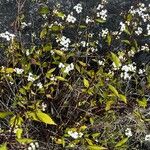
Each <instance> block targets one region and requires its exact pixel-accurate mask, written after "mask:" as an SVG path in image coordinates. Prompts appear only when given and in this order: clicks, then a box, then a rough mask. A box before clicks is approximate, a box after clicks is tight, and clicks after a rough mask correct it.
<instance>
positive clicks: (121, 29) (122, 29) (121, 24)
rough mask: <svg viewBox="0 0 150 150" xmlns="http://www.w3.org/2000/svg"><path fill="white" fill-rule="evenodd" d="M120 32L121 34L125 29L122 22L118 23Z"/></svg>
mask: <svg viewBox="0 0 150 150" xmlns="http://www.w3.org/2000/svg"><path fill="white" fill-rule="evenodd" d="M120 26H121V28H120V31H121V32H123V31H124V30H125V29H126V25H125V24H124V23H123V22H120Z"/></svg>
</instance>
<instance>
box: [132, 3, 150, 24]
mask: <svg viewBox="0 0 150 150" xmlns="http://www.w3.org/2000/svg"><path fill="white" fill-rule="evenodd" d="M147 10H148V9H147V7H146V6H145V4H144V3H139V7H138V8H134V7H133V6H131V8H130V10H129V13H131V14H132V15H133V16H134V15H135V14H138V15H139V16H140V17H141V18H142V19H143V21H144V22H147V21H149V19H150V16H149V14H148V13H146V11H147Z"/></svg>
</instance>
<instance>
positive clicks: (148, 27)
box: [146, 24, 150, 35]
mask: <svg viewBox="0 0 150 150" xmlns="http://www.w3.org/2000/svg"><path fill="white" fill-rule="evenodd" d="M146 29H147V35H150V24H147V27H146Z"/></svg>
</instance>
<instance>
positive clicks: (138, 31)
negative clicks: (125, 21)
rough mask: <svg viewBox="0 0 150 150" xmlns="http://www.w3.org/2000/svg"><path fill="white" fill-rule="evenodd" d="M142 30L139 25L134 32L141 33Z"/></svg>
mask: <svg viewBox="0 0 150 150" xmlns="http://www.w3.org/2000/svg"><path fill="white" fill-rule="evenodd" d="M142 32H143V29H142V28H141V27H138V28H137V30H136V31H135V33H136V34H137V35H140V34H142Z"/></svg>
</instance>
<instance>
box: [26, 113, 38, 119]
mask: <svg viewBox="0 0 150 150" xmlns="http://www.w3.org/2000/svg"><path fill="white" fill-rule="evenodd" d="M26 115H27V117H29V118H30V119H32V120H35V121H39V119H38V117H37V115H36V113H35V112H32V111H27V112H26Z"/></svg>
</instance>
